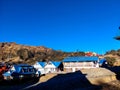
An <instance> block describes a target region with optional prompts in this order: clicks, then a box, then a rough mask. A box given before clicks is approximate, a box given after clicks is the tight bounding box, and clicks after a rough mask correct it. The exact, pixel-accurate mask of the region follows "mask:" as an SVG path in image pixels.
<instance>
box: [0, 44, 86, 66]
mask: <svg viewBox="0 0 120 90" xmlns="http://www.w3.org/2000/svg"><path fill="white" fill-rule="evenodd" d="M81 55H82V56H84V55H85V53H84V52H63V51H58V50H53V49H51V48H47V47H44V46H25V45H20V44H16V43H15V42H4V43H0V62H10V63H29V64H33V63H35V62H36V61H48V60H54V61H60V60H62V59H63V58H65V57H67V56H81Z"/></svg>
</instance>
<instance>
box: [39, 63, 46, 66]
mask: <svg viewBox="0 0 120 90" xmlns="http://www.w3.org/2000/svg"><path fill="white" fill-rule="evenodd" d="M38 63H39V64H40V65H41V66H42V67H44V66H45V65H46V64H45V62H38Z"/></svg>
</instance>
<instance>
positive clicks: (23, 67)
mask: <svg viewBox="0 0 120 90" xmlns="http://www.w3.org/2000/svg"><path fill="white" fill-rule="evenodd" d="M2 75H3V77H4V80H23V79H29V78H39V77H40V72H39V71H37V70H36V69H35V68H34V67H33V66H31V65H28V64H18V65H13V66H12V67H11V69H10V70H8V71H7V72H5V73H3V74H2Z"/></svg>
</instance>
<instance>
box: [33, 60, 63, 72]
mask: <svg viewBox="0 0 120 90" xmlns="http://www.w3.org/2000/svg"><path fill="white" fill-rule="evenodd" d="M60 64H61V62H56V61H48V62H36V63H35V64H34V65H33V66H34V67H35V68H36V69H37V70H38V71H40V72H41V74H47V73H54V72H58V69H59V66H60Z"/></svg>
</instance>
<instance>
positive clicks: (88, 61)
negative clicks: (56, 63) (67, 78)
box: [63, 56, 99, 72]
mask: <svg viewBox="0 0 120 90" xmlns="http://www.w3.org/2000/svg"><path fill="white" fill-rule="evenodd" d="M63 66H64V71H67V72H71V71H72V72H75V71H77V70H80V69H84V68H97V67H99V58H98V57H97V56H74V57H67V58H65V59H64V60H63Z"/></svg>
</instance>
